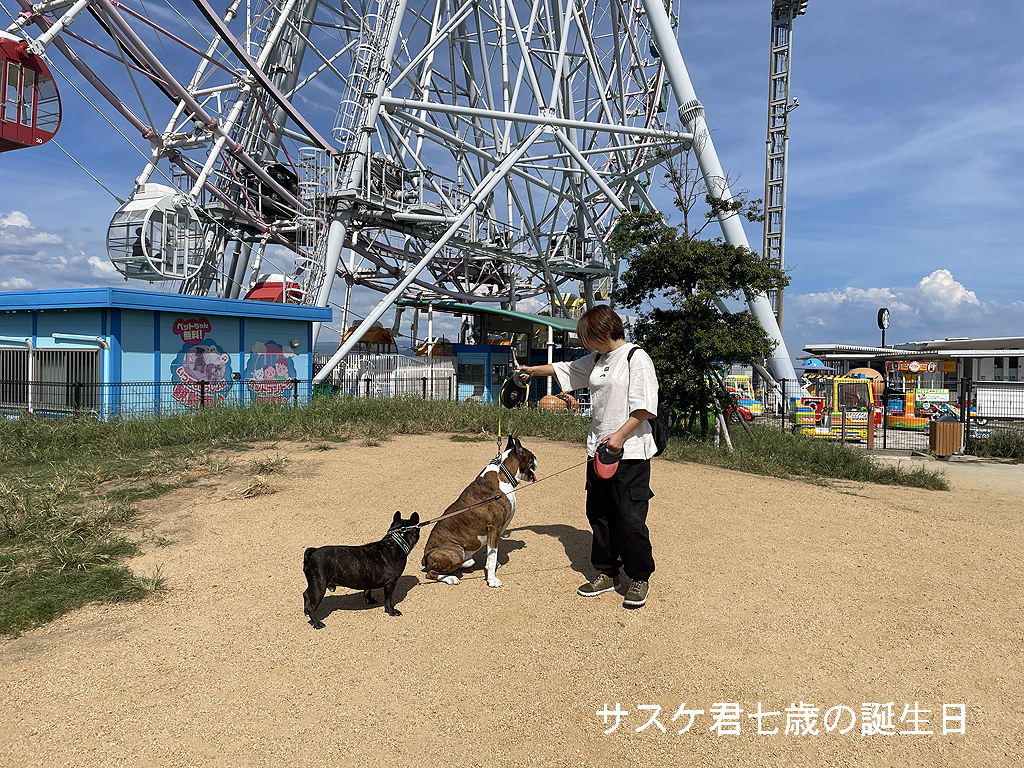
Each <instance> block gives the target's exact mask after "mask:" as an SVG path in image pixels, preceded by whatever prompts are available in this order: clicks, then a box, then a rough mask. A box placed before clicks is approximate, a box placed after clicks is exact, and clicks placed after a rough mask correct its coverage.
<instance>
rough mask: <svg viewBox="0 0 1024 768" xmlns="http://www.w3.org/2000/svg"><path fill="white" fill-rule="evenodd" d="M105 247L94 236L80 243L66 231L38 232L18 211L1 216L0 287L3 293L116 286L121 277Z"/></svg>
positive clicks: (38, 229) (40, 230) (27, 218)
mask: <svg viewBox="0 0 1024 768" xmlns="http://www.w3.org/2000/svg"><path fill="white" fill-rule="evenodd" d="M104 245H105V244H104V243H103V241H102V240H101V239H99V238H98V237H96V236H93V240H92V242H82V241H79V240H77V239H76V238H72V237H69V236H68V232H67V231H57V232H49V231H46V230H43V229H40V228H38V227H36V226H34V225H33V224H32V221H31V220H30V219H29V217H28V216H26V215H25V214H24V213H23V212H21V211H16V210H12V211H10V212H9V213H3V212H0V285H2V286H7V287H6V290H36V289H40V290H52V289H59V288H82V287H93V286H96V285H116V284H118V283H119V282H120V275H119V274H118V273H117V270H116V269H114V266H113V265H112V264H111V263H110V262H109V261H108V260H107V258H106V253H105V252H104V250H103V249H104ZM90 254H92V255H90Z"/></svg>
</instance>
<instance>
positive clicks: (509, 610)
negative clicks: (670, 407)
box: [0, 435, 1024, 768]
mask: <svg viewBox="0 0 1024 768" xmlns="http://www.w3.org/2000/svg"><path fill="white" fill-rule="evenodd" d="M526 444H527V447H529V448H530V449H531V450H533V451H534V452H535V453H536V454H537V457H538V460H539V462H540V466H539V471H538V476H539V477H542V478H543V477H546V476H548V475H550V474H551V473H553V472H555V471H557V470H560V469H563V468H565V467H569V466H571V465H573V464H575V463H577V462H578V461H579V460H580V458H581V450H580V449H579V448H578V447H575V446H569V445H565V444H560V443H550V442H546V441H537V440H527V441H526ZM493 449H494V446H493V444H491V443H486V442H484V443H455V442H451V441H450V440H449V439H448V438H447V436H445V435H429V436H410V437H399V438H395V439H393V440H391V441H388V442H385V443H383V444H382V445H380V446H379V447H365V446H361V445H358V444H348V443H345V444H340V445H339V446H338V447H337V448H336V449H335V450H330V451H316V450H312V449H311V447H309V446H305V445H284V444H281V445H277V446H271V447H264V448H261V449H259V450H258V451H253V452H250V453H247V454H244V455H243V456H241V457H240V460H239V462H238V464H239V466H244V464H245V462H247V461H248V460H249V459H250V458H252V457H253V456H254V455H264V454H265V455H267V456H276V455H281V456H287V457H288V458H289V459H290V462H289V464H288V467H287V471H286V472H284V473H283V474H274V475H271V476H270V478H269V479H270V482H272V483H274V484H275V486H276V487H277V493H275V494H274V495H269V496H262V497H258V498H253V499H248V500H245V499H231V498H228V497H230V496H231V490H232V488H235V487H237V486H239V485H241V484H242V483H243V482H244V481H245V480H246V478H245V477H244V476H243V475H241V474H234V475H222V476H219V477H216V478H212V479H210V480H208V481H204V483H202V484H200V485H197V486H194V487H192V488H190V489H187V490H182V491H177V492H174V493H171V494H169V495H167V496H164V497H162V498H161V499H157V500H153V501H148V502H144V503H143V510H144V513H145V520H146V524H147V525H148V526H149V527H150V532H151V533H155V534H157V535H159V536H162V537H165V538H166V539H168V540H170V542H171V543H170V544H169V545H166V546H162V547H158V546H150V547H149V549H148V551H147V552H146V554H145V555H144V556H142V557H140V558H139V559H137V560H136V561H134V562H133V564H132V565H133V567H135V568H136V569H138V570H139V571H142V572H150V571H152V570H153V569H154V568H155V567H157V566H159V567H160V568H161V569H162V571H163V573H164V575H165V576H166V577H167V578H168V580H169V582H170V586H171V590H170V591H169V592H167V593H165V594H163V595H161V596H157V597H154V598H152V599H150V600H147V601H145V602H142V603H138V604H132V605H114V606H90V607H87V608H85V609H83V610H81V611H78V612H76V613H73V614H71V615H68V616H66V617H64V618H62V619H60V620H58V621H56V622H54V623H53V624H51V625H49V626H47V627H44V628H42V629H39V630H37V631H34V632H30V633H28V634H26V635H24V636H22V637H20V638H17V639H13V640H3V641H0V712H2V713H3V715H2V718H0V765H2V766H18V768H21V767H22V766H37V765H38V766H55V765H60V766H74V767H76V768H78V767H82V768H85V767H86V766H239V767H240V768H242V767H244V768H257V767H260V766H275V767H276V766H289V767H301V766H320V765H323V766H387V767H388V768H404V767H405V766H416V767H417V768H422V767H428V768H429V767H430V766H452V767H453V768H454V767H456V766H457V767H458V768H463V767H464V766H476V765H479V766H486V767H487V768H492V767H494V766H502V767H504V766H509V767H512V766H517V767H518V766H534V765H536V766H565V767H566V768H570V767H571V768H577V766H602V767H604V766H626V765H643V766H716V768H717V767H721V766H743V767H744V768H747V767H748V766H772V767H776V766H814V767H816V768H818V767H825V766H827V767H828V768H837V767H840V766H849V767H850V768H854V767H855V768H866V767H868V766H879V767H881V766H886V767H888V766H900V768H910V767H911V766H928V768H932V767H933V766H939V765H949V766H967V767H969V768H970V767H975V766H1009V765H1016V764H1019V763H1020V762H1021V760H1022V758H1021V754H1022V744H1021V739H1022V736H1021V734H1022V733H1024V728H1022V713H1024V680H1022V666H1021V652H1022V629H1024V628H1022V615H1024V611H1022V608H1021V600H1020V598H1021V595H1022V594H1024V590H1022V586H1024V585H1022V576H1021V569H1020V556H1021V552H1022V551H1024V540H1022V538H1024V537H1022V526H1021V523H1022V518H1024V510H1022V504H1021V491H1022V489H1024V468H1021V467H1006V466H1001V465H983V466H981V465H955V466H954V465H950V466H948V467H946V470H947V471H948V473H949V475H950V477H951V479H952V481H953V482H954V484H955V486H956V487H955V489H954V490H953V491H952V492H948V493H943V492H932V491H923V490H915V489H906V488H886V487H880V486H861V485H856V484H836V485H833V486H830V487H825V486H817V485H811V484H807V483H799V482H789V481H783V480H775V479H769V478H761V477H756V476H750V475H743V474H739V473H735V472H729V471H724V470H719V469H713V468H706V467H700V466H696V465H690V464H670V463H668V462H664V461H661V460H656V461H655V464H654V471H653V479H652V486H653V488H654V491H655V494H656V497H655V498H654V499H653V500H652V506H651V516H650V527H651V531H652V539H653V542H654V547H655V557H656V560H657V562H658V571H657V573H656V574H655V576H654V578H653V579H652V588H651V596H650V599H649V601H648V604H647V606H646V607H645V608H643V609H641V610H638V611H626V610H623V609H622V607H621V598H617V597H616V596H615V595H613V594H606V595H603V596H601V597H599V598H591V599H584V598H579V597H577V596H576V595H575V590H576V587H577V586H578V585H579V584H580V583H581V582H582V581H583V580H584V578H589V577H590V576H591V575H592V573H591V571H590V568H589V557H588V556H589V542H590V538H589V529H588V527H587V523H586V519H585V517H584V515H583V513H582V508H583V476H584V470H583V468H582V467H579V468H577V469H574V470H571V471H569V472H566V473H565V474H563V475H560V476H558V477H557V478H554V479H551V480H548V481H546V482H542V483H540V484H539V485H537V486H535V487H534V486H526V487H525V488H524V489H523V490H521V491H520V493H519V497H518V502H519V508H518V512H517V514H516V517H515V519H514V520H513V521H512V524H511V526H510V531H509V537H508V538H507V539H505V540H504V541H503V543H502V547H501V556H500V561H501V562H503V563H504V562H507V565H505V566H504V567H503V568H502V569H501V571H500V574H499V575H500V577H501V580H502V581H503V582H504V584H505V586H504V587H502V588H500V589H489V588H488V587H487V586H486V584H485V582H484V579H483V573H482V571H481V570H480V569H479V568H478V569H476V570H474V571H472V572H470V573H469V574H468V576H467V578H465V579H464V580H463V582H462V584H460V585H459V586H457V587H451V586H448V585H445V584H438V583H426V582H424V581H423V574H422V573H421V570H420V566H419V560H420V557H421V556H422V546H423V543H422V542H423V540H421V543H420V544H419V545H418V546H417V548H416V549H415V550H414V551H413V555H412V557H411V558H410V562H409V564H408V566H407V568H406V573H405V576H403V578H402V581H401V582H400V584H399V587H398V590H397V592H396V599H398V600H399V602H398V607H399V608H400V609H401V610H402V612H403V615H402V616H401V617H396V618H392V617H389V616H387V615H385V613H384V611H383V608H382V607H380V606H379V605H378V606H365V605H364V603H363V601H362V597H361V594H360V593H356V592H351V591H348V590H344V589H339V590H338V591H337V592H336V593H334V594H333V595H331V594H328V597H327V598H326V600H325V605H326V606H327V607H328V610H329V611H330V612H329V614H328V615H326V616H324V620H325V623H326V624H327V627H326V629H324V630H322V631H319V632H318V631H315V630H314V629H312V627H310V626H309V624H308V623H307V622H306V620H305V617H304V616H303V614H302V598H301V593H302V590H303V589H304V588H305V582H304V579H303V576H302V570H301V563H302V552H303V550H304V548H305V547H307V546H316V545H322V544H358V543H364V542H367V541H371V540H375V539H378V538H380V537H381V536H383V534H384V531H385V530H386V528H387V524H388V522H389V521H390V519H391V516H392V515H393V514H394V512H395V510H402V511H403V513H404V514H408V513H411V512H413V511H418V512H419V513H420V515H421V516H433V515H436V514H439V513H440V512H441V511H442V510H443V509H444V508H445V506H447V504H449V503H450V502H451V501H452V500H453V499H454V498H455V497H456V496H457V494H458V493H459V491H461V489H462V488H463V487H464V486H465V485H466V484H468V482H469V481H470V480H471V479H472V478H473V477H474V476H475V475H476V474H477V473H478V472H479V471H480V470H481V469H482V468H483V466H484V465H486V463H487V462H488V460H490V458H491V457H492V455H493ZM936 466H937V465H936V464H930V465H929V467H930V468H932V467H936ZM424 538H425V537H424ZM889 702H892V703H893V704H892V706H891V711H892V713H893V717H892V720H891V722H889V721H888V718H887V717H886V712H887V711H889V709H890V708H888V707H886V706H885V705H887V704H888V703H889ZM915 702H917V707H916V708H917V710H918V711H919V712H920V714H919V715H918V716H917V718H916V720H917V721H918V723H917V727H916V730H918V731H929V730H930V731H932V733H931V734H923V733H919V734H916V735H914V734H904V735H901V734H900V733H899V732H900V731H909V730H915V726H914V725H913V723H912V722H911V721H913V720H914V719H915V718H914V717H913V716H912V715H910V714H909V712H908V718H909V719H908V718H904V720H903V721H902V722H901V719H900V718H901V716H902V715H903V714H904V707H905V706H906V705H909V707H910V708H911V711H912V709H913V708H914V706H915ZM865 704H867V705H871V704H876V705H881V706H880V707H879V708H878V710H877V713H878V715H879V716H878V717H873V716H872V715H873V714H875V708H873V707H871V706H868V707H867V708H866V710H865V709H864V706H865ZM961 704H962V705H964V711H965V715H966V733H962V734H961V733H946V734H944V733H943V725H944V722H943V712H944V705H961ZM617 705H618V708H619V709H620V710H622V711H625V712H628V714H627V715H624V716H622V717H621V720H620V722H619V724H618V727H617V728H616V729H615V730H614V731H613V732H612V733H609V734H606V733H604V731H606V730H609V729H611V728H612V727H613V726H614V725H615V719H616V718H615V717H614V716H612V717H608V718H607V720H608V722H607V723H605V722H604V720H605V718H604V717H600V716H598V715H597V714H596V713H597V712H598V711H601V710H606V709H607V710H612V711H614V710H615V709H616V707H617ZM726 705H732V706H734V707H738V708H741V709H742V712H741V713H739V717H738V722H739V724H740V725H739V727H740V733H739V734H735V733H730V732H729V731H730V730H732V729H734V728H735V726H734V725H731V723H734V722H737V721H733V720H731V719H730V718H728V717H727V716H726V714H727V712H728V710H729V707H728V706H726ZM656 707H661V709H660V711H658V710H656V709H655V708H656ZM759 707H760V711H761V712H778V713H779V714H778V715H770V716H765V717H762V718H761V720H760V722H761V728H762V730H764V731H771V730H773V729H774V728H778V729H779V730H778V732H777V733H775V734H773V735H762V734H759V733H758V719H757V718H751V717H749V715H751V714H754V715H756V714H757V713H758V711H759ZM843 707H845V708H846V709H842V708H843ZM812 708H816V711H815V712H812V713H811V714H810V715H808V716H807V717H803V718H802V717H801V716H800V715H801V710H802V711H803V712H809V711H810V709H812ZM680 709H685V710H703V711H704V714H697V715H694V719H693V724H692V727H690V729H689V730H688V731H687V732H685V733H683V734H680V733H679V730H680V729H682V728H683V727H684V726H685V725H686V724H687V722H688V721H689V719H690V716H689V715H687V714H682V715H680V716H679V717H678V718H677V719H676V720H675V722H673V716H674V715H675V714H676V713H677V711H678V710H680ZM787 710H789V712H787ZM830 710H831V712H830V713H829V711H830ZM924 710H929V712H927V713H926V712H925V711H924ZM715 711H718V712H719V713H720V715H721V716H720V717H719V720H718V723H719V728H718V729H717V730H713V729H712V728H713V726H714V724H715V718H714V717H713V716H712V713H713V712H715ZM865 711H867V713H868V714H867V715H866V716H865V715H864V712H865ZM958 712H959V710H958V708H956V707H953V708H949V707H947V708H946V714H947V715H949V714H958ZM826 713H829V715H828V717H826ZM652 715H656V722H651V723H650V724H648V725H647V726H646V727H643V726H644V724H645V723H648V721H649V720H650V719H651V717H652ZM837 715H838V722H837V721H836V716H837ZM812 718H813V719H812ZM830 718H831V720H830ZM925 720H927V721H928V722H924V721H925ZM826 721H828V722H826ZM787 722H788V724H789V726H790V733H788V734H787V733H786V727H787ZM829 724H831V725H832V726H833V729H832V730H828V728H827V727H826V725H829ZM659 726H660V727H659ZM875 726H878V727H879V728H880V729H881V730H883V731H885V730H892V731H894V732H895V733H894V735H884V734H882V733H870V731H872V730H873V729H874V727H875ZM662 727H663V728H664V730H665V732H662V730H661V728H662ZM946 727H947V729H954V730H955V729H958V728H959V725H958V723H956V722H954V721H947V722H946ZM847 728H849V730H848V731H847V732H846V733H840V731H842V730H845V729H847ZM638 729H640V730H639V731H638ZM794 730H796V733H794V732H793V731H794ZM863 730H867V731H869V733H868V734H864V733H863V732H862V731H863ZM815 732H816V733H815Z"/></svg>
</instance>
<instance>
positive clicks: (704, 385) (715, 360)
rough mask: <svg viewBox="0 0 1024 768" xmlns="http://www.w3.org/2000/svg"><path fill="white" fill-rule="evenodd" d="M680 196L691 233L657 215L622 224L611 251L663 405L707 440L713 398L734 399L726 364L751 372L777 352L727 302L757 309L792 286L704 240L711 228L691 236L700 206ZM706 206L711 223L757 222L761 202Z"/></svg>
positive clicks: (746, 255) (750, 319)
mask: <svg viewBox="0 0 1024 768" xmlns="http://www.w3.org/2000/svg"><path fill="white" fill-rule="evenodd" d="M671 173H672V171H670V172H669V174H671ZM671 180H672V179H670V181H671ZM675 181H677V182H678V181H679V179H678V177H676V178H675ZM674 189H675V191H676V193H677V200H676V203H677V206H678V207H680V209H681V210H683V211H684V225H683V226H681V227H675V226H672V225H670V224H668V223H667V222H666V221H665V220H664V219H663V218H662V216H661V215H660V214H656V213H650V212H639V213H630V214H626V215H624V216H623V218H622V219H621V221H620V224H619V227H618V228H617V230H616V232H615V234H614V235H613V236H612V239H611V243H610V244H611V247H612V249H613V250H614V251H615V252H616V253H617V254H618V255H620V256H621V257H624V258H626V259H627V260H628V264H629V267H628V269H627V270H626V271H625V272H624V273H623V274H622V275H621V276H620V278H619V281H620V282H619V288H618V290H617V291H616V292H615V294H614V299H615V302H616V303H617V304H618V305H620V306H623V307H626V308H628V309H631V310H633V311H635V312H636V314H637V322H636V325H635V327H634V329H633V337H634V339H635V341H637V342H638V343H639V344H641V345H642V346H643V347H644V349H646V350H647V351H648V353H649V354H650V355H651V358H652V359H653V361H654V367H655V370H656V371H657V373H658V382H659V385H660V388H661V393H662V395H661V396H662V398H663V399H664V401H665V402H666V403H667V404H668V405H669V406H670V407H672V408H673V409H674V410H675V411H676V413H677V414H678V415H679V416H680V420H681V421H684V422H685V424H686V428H687V430H688V431H690V432H691V433H696V432H698V431H699V432H700V433H701V435H702V436H703V437H706V436H707V434H708V421H709V419H708V415H709V414H710V413H712V412H713V409H712V402H713V397H717V398H718V399H719V402H724V401H725V399H726V398H727V397H728V395H727V393H726V392H724V391H723V390H722V388H721V385H720V384H719V381H718V378H717V376H716V375H715V374H716V372H717V371H718V370H719V369H720V368H721V366H722V364H723V363H746V364H750V363H752V362H754V361H756V360H761V359H763V358H765V357H770V356H771V353H772V352H773V350H774V342H773V341H772V340H771V339H770V338H769V337H768V335H767V334H766V333H765V332H764V330H763V329H762V328H761V326H760V324H759V323H758V322H757V320H756V319H755V317H754V316H753V314H751V313H750V312H749V311H748V310H744V311H742V312H733V313H730V312H728V311H726V309H725V305H724V301H725V300H726V299H741V298H742V299H745V300H747V301H749V300H750V299H751V298H752V297H753V295H754V294H757V293H761V292H767V291H770V290H777V289H779V288H780V287H784V286H785V285H786V284H787V283H788V282H789V278H788V277H786V275H785V273H784V272H783V271H781V270H779V269H776V268H774V267H772V266H770V265H768V264H766V263H765V262H764V261H763V260H762V259H761V258H760V257H759V256H758V255H757V254H755V253H753V252H751V251H750V250H749V249H747V248H742V247H736V246H732V245H729V244H727V243H725V242H723V241H722V240H721V239H720V238H716V239H700V238H699V237H698V235H699V234H700V231H701V230H703V227H701V228H700V229H699V230H698V231H697V233H696V235H694V234H691V233H690V232H689V231H688V228H687V225H686V222H687V220H688V218H689V214H690V210H691V209H692V205H693V203H694V199H693V198H692V197H691V198H690V199H689V200H686V199H681V198H680V197H679V187H678V186H674ZM706 202H707V203H708V208H709V210H708V212H707V213H705V218H706V219H707V220H708V221H710V219H712V218H714V217H716V216H718V215H719V214H720V213H723V212H724V215H747V216H748V218H749V217H750V216H756V215H757V202H760V201H757V202H756V203H754V204H749V203H747V202H746V201H745V200H742V199H739V200H735V201H715V200H714V199H710V198H708V199H707V200H706ZM687 203H689V207H684V206H686V205H687ZM744 209H746V214H745V213H744Z"/></svg>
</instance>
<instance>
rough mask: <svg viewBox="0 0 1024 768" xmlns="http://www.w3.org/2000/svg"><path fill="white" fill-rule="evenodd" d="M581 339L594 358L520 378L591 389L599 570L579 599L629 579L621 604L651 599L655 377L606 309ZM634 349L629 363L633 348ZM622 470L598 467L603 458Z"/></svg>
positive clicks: (591, 503)
mask: <svg viewBox="0 0 1024 768" xmlns="http://www.w3.org/2000/svg"><path fill="white" fill-rule="evenodd" d="M576 335H577V336H579V339H580V341H581V342H582V343H583V346H584V347H586V348H587V349H589V350H591V351H592V354H590V355H587V356H585V357H581V358H580V359H578V360H574V361H572V362H569V363H553V364H548V365H532V366H529V365H528V366H523V367H521V368H520V369H519V373H520V376H521V378H522V379H523V380H525V381H528V380H529V379H530V377H531V376H555V377H556V378H557V379H558V384H559V386H560V387H561V388H562V390H563V391H566V392H568V391H571V390H574V389H581V388H583V387H589V388H590V418H591V421H590V432H589V433H588V435H587V456H588V457H590V460H589V461H588V462H587V486H586V490H587V519H588V520H589V521H590V527H591V529H592V530H593V532H594V540H593V546H592V548H591V555H590V562H591V564H592V565H593V566H594V569H595V570H596V571H597V572H598V573H597V576H596V577H595V578H594V579H592V580H591V581H589V582H587V583H586V584H583V585H582V586H581V587H580V588H579V589H578V590H577V594H579V595H582V596H583V597H594V596H596V595H600V594H603V593H605V592H611V591H612V590H614V589H617V588H618V587H619V586H620V583H621V582H620V577H619V569H620V568H622V569H624V570H625V573H626V578H627V579H628V580H629V582H628V589H627V591H626V596H625V599H624V600H623V603H622V605H623V607H625V608H639V607H640V606H642V605H643V604H644V603H646V602H647V594H648V591H649V589H650V585H649V581H650V578H651V574H652V573H654V556H653V553H652V550H651V537H650V532H649V531H648V530H647V507H648V500H649V499H650V498H651V497H652V496H653V495H654V494H653V493H651V457H652V456H654V454H655V452H656V451H657V448H656V447H655V444H654V437H653V436H652V434H651V426H650V424H649V423H648V422H647V420H648V419H650V418H653V417H654V415H655V414H656V413H657V411H658V379H657V377H656V375H655V372H654V364H653V363H652V362H651V358H650V356H649V355H648V354H647V353H646V352H644V351H643V350H642V349H640V348H639V347H636V345H634V344H630V343H628V342H627V341H626V340H625V332H624V329H623V327H622V320H620V319H619V316H618V315H617V314H615V312H614V311H613V310H612V309H611V307H608V306H607V305H604V304H599V305H597V306H596V307H594V308H593V309H591V310H589V311H588V312H587V313H586V314H584V315H583V317H581V318H580V319H579V322H578V323H577V326H576ZM632 349H636V352H634V353H633V356H632V359H631V360H627V356H628V355H629V353H630V350H632ZM620 451H621V457H620V458H619V460H618V464H617V466H614V465H609V464H604V465H603V466H599V465H598V461H599V460H600V459H598V458H596V457H597V455H598V454H602V453H604V454H605V456H602V457H601V458H605V457H608V454H611V456H610V457H608V458H609V461H612V462H614V459H615V455H616V454H618V453H619V452H620Z"/></svg>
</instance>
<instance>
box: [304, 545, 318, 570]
mask: <svg viewBox="0 0 1024 768" xmlns="http://www.w3.org/2000/svg"><path fill="white" fill-rule="evenodd" d="M314 552H316V547H310V548H309V549H307V550H306V552H305V554H303V555H302V569H303V570H305V569H306V566H307V565H309V558H311V557H312V556H313V553H314Z"/></svg>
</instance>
